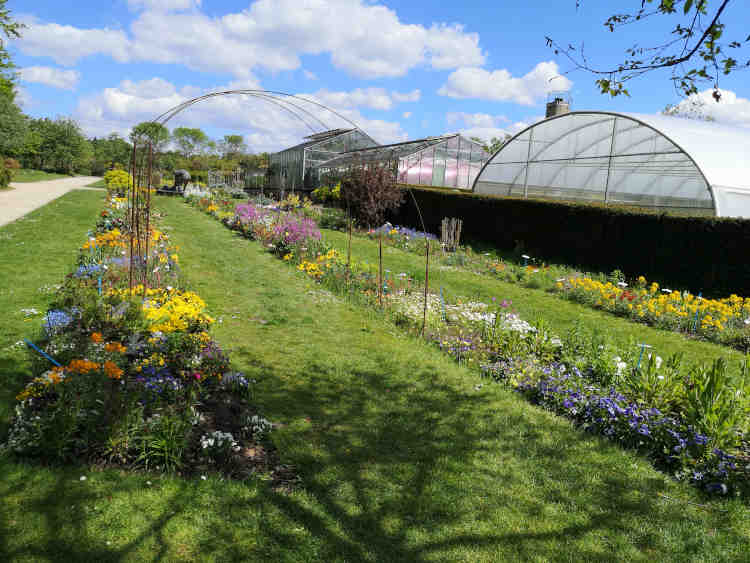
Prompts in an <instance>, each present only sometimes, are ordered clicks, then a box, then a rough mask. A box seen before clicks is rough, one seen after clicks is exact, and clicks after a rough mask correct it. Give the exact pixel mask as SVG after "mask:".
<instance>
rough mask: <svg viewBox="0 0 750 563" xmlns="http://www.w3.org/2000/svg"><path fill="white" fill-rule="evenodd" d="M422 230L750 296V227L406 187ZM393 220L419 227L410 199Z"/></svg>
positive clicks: (713, 292) (726, 220) (695, 288)
mask: <svg viewBox="0 0 750 563" xmlns="http://www.w3.org/2000/svg"><path fill="white" fill-rule="evenodd" d="M411 191H412V193H413V194H414V197H415V198H416V200H417V202H418V203H419V206H420V208H421V211H422V216H423V218H424V222H425V226H426V228H427V231H429V232H433V233H439V232H440V222H441V221H442V219H443V217H458V218H460V219H463V221H464V224H463V231H462V232H463V236H464V238H465V239H468V240H474V241H479V242H485V243H488V244H491V245H492V246H495V247H497V248H499V249H504V250H512V249H514V248H519V247H520V248H522V249H523V250H524V251H525V252H527V253H528V254H531V255H532V256H539V257H543V258H544V259H545V260H547V261H559V262H562V263H565V264H569V265H573V266H579V267H582V268H587V269H591V270H598V271H604V272H609V271H612V270H614V269H620V270H622V271H623V272H624V273H625V274H627V275H628V276H632V277H636V276H638V275H641V274H643V275H645V276H646V277H647V278H649V279H655V280H659V281H660V282H661V283H663V284H668V285H673V286H675V287H677V288H680V289H690V290H691V291H694V292H696V293H697V292H703V295H704V296H707V297H708V296H726V295H728V294H730V293H737V294H739V295H743V296H744V295H749V294H750V261H748V259H747V258H748V254H747V252H748V250H749V249H750V221H749V220H746V219H730V218H717V217H686V216H676V215H668V214H666V213H662V214H657V213H643V212H640V211H638V210H629V209H627V208H622V207H617V208H611V207H604V206H598V205H590V204H585V203H571V202H556V201H546V200H534V199H518V198H507V197H492V196H481V195H475V194H472V193H461V192H456V191H455V190H451V191H449V190H440V189H433V188H411ZM390 220H391V222H393V223H395V224H399V225H406V226H410V227H414V228H421V224H420V221H419V216H418V214H417V209H416V207H415V205H414V200H413V199H412V197H411V196H409V195H407V197H406V198H405V200H404V204H403V205H402V206H401V207H400V208H399V209H398V210H397V211H396V212H395V213H393V214H391V216H390Z"/></svg>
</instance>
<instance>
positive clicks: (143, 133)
mask: <svg viewBox="0 0 750 563" xmlns="http://www.w3.org/2000/svg"><path fill="white" fill-rule="evenodd" d="M168 141H169V129H167V128H166V127H165V126H164V125H162V124H161V123H155V122H153V121H143V122H141V123H139V124H138V125H136V126H135V127H133V129H132V130H131V131H130V142H131V143H134V142H138V143H146V142H151V143H152V145H153V147H154V152H157V153H158V152H161V151H162V149H163V148H164V146H165V145H166V144H167V142H168Z"/></svg>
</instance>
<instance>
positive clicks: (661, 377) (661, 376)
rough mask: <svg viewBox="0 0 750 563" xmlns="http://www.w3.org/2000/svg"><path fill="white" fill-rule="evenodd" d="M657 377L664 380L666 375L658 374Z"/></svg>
mask: <svg viewBox="0 0 750 563" xmlns="http://www.w3.org/2000/svg"><path fill="white" fill-rule="evenodd" d="M656 379H660V380H663V379H664V376H663V375H658V376H657V377H656Z"/></svg>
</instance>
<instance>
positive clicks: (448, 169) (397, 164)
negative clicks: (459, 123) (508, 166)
mask: <svg viewBox="0 0 750 563" xmlns="http://www.w3.org/2000/svg"><path fill="white" fill-rule="evenodd" d="M489 156H490V155H489V154H488V153H487V152H486V151H485V150H484V148H482V145H480V144H479V143H477V142H475V141H472V140H471V139H467V138H466V137H463V136H462V135H460V134H458V133H454V134H451V135H443V136H440V137H428V138H426V139H417V140H414V141H406V142H403V143H395V144H391V145H380V146H377V147H370V148H364V149H360V150H354V151H349V152H345V153H342V154H340V155H338V156H336V157H334V158H332V159H331V160H328V161H326V162H323V163H322V164H319V165H318V169H319V170H320V172H321V173H323V174H326V173H340V172H342V171H343V170H345V169H347V168H349V167H351V166H359V165H362V164H369V163H379V164H386V163H388V164H390V165H392V166H393V167H394V169H397V170H398V176H397V181H398V182H399V183H402V184H414V185H422V186H441V187H448V188H463V189H468V188H470V187H471V185H472V184H473V183H474V178H476V176H477V174H478V173H479V171H480V170H481V168H482V166H483V165H484V163H485V162H486V161H487V159H488V158H489Z"/></svg>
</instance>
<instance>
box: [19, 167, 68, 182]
mask: <svg viewBox="0 0 750 563" xmlns="http://www.w3.org/2000/svg"><path fill="white" fill-rule="evenodd" d="M11 172H12V176H11V180H10V181H11V182H42V181H44V180H58V179H60V178H70V176H69V175H68V174H55V173H54V172H45V171H44V170H32V169H30V168H21V169H19V170H12V171H11Z"/></svg>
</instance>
